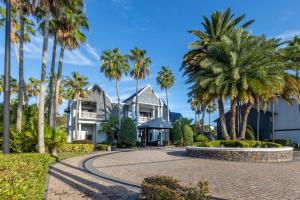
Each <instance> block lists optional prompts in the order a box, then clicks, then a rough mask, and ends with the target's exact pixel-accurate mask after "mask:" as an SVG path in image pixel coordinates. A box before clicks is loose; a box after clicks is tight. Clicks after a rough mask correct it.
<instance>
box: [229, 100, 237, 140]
mask: <svg viewBox="0 0 300 200" xmlns="http://www.w3.org/2000/svg"><path fill="white" fill-rule="evenodd" d="M235 117H236V99H233V100H231V102H230V134H231V139H232V140H236V127H235Z"/></svg>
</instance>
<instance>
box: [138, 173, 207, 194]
mask: <svg viewBox="0 0 300 200" xmlns="http://www.w3.org/2000/svg"><path fill="white" fill-rule="evenodd" d="M208 192H209V190H208V183H207V182H206V181H205V182H199V183H198V184H197V185H196V186H182V185H180V184H179V181H178V180H177V179H174V178H172V177H168V176H153V177H148V178H145V179H144V181H143V183H142V194H143V196H144V197H145V198H146V199H149V200H202V199H208V196H207V194H208Z"/></svg>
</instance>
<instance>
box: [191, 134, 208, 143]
mask: <svg viewBox="0 0 300 200" xmlns="http://www.w3.org/2000/svg"><path fill="white" fill-rule="evenodd" d="M207 141H208V138H207V137H206V136H205V135H203V134H199V135H196V136H195V137H194V142H207Z"/></svg>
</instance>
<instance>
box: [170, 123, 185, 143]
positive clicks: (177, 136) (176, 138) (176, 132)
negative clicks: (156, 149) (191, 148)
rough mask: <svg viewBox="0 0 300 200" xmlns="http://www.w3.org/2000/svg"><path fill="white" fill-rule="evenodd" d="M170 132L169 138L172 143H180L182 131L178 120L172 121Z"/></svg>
mask: <svg viewBox="0 0 300 200" xmlns="http://www.w3.org/2000/svg"><path fill="white" fill-rule="evenodd" d="M170 133H171V134H170V139H171V141H172V143H173V144H176V145H181V144H182V142H183V133H182V127H181V125H180V123H179V122H178V121H177V122H174V123H173V128H172V129H171V131H170Z"/></svg>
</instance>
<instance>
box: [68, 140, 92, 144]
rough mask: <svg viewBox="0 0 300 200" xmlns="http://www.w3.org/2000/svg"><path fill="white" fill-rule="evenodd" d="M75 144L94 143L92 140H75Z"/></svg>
mask: <svg viewBox="0 0 300 200" xmlns="http://www.w3.org/2000/svg"><path fill="white" fill-rule="evenodd" d="M72 143H73V144H93V142H92V140H75V141H73V142H72Z"/></svg>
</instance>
